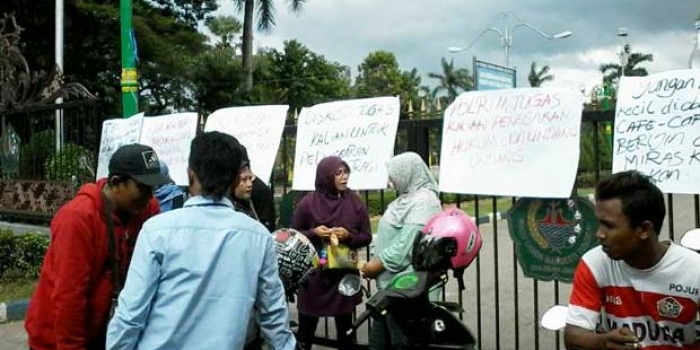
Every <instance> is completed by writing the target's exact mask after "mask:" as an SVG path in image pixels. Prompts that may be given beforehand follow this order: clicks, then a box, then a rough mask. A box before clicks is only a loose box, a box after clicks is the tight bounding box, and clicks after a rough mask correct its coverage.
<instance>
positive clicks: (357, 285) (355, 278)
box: [338, 273, 362, 297]
mask: <svg viewBox="0 0 700 350" xmlns="http://www.w3.org/2000/svg"><path fill="white" fill-rule="evenodd" d="M360 290H362V278H360V275H358V274H354V273H349V274H347V275H345V276H343V278H342V279H341V280H340V283H338V293H340V295H343V296H346V297H351V296H353V295H355V294H357V293H359V292H360Z"/></svg>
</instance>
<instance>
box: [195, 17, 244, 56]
mask: <svg viewBox="0 0 700 350" xmlns="http://www.w3.org/2000/svg"><path fill="white" fill-rule="evenodd" d="M204 24H205V25H206V26H207V28H209V31H211V32H212V34H214V35H216V36H217V37H218V38H219V39H221V43H220V45H221V46H224V47H228V46H231V43H232V42H233V39H234V38H235V37H236V35H238V34H240V33H241V29H243V25H241V22H240V21H239V20H238V19H237V18H236V17H233V16H219V17H212V18H208V19H207V20H206V21H205V22H204ZM232 47H234V48H235V47H236V45H233V46H232Z"/></svg>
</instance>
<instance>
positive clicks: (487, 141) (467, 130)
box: [440, 88, 583, 198]
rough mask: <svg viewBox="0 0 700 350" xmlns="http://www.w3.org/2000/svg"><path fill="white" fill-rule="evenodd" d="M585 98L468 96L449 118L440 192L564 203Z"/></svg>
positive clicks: (549, 93)
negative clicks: (561, 201) (557, 200)
mask: <svg viewBox="0 0 700 350" xmlns="http://www.w3.org/2000/svg"><path fill="white" fill-rule="evenodd" d="M582 109H583V96H582V95H581V93H580V92H578V91H573V90H567V89H556V88H526V89H503V90H490V91H473V92H466V93H463V94H461V95H459V97H457V99H456V100H455V101H454V102H453V103H452V104H451V105H450V106H449V107H448V108H447V109H446V110H445V118H444V122H443V123H444V124H443V129H442V130H443V131H442V149H441V153H440V191H444V192H452V193H469V194H485V195H498V196H520V197H545V198H565V197H569V195H571V189H572V187H573V184H574V180H575V177H576V169H577V167H578V157H579V136H580V127H581V112H582Z"/></svg>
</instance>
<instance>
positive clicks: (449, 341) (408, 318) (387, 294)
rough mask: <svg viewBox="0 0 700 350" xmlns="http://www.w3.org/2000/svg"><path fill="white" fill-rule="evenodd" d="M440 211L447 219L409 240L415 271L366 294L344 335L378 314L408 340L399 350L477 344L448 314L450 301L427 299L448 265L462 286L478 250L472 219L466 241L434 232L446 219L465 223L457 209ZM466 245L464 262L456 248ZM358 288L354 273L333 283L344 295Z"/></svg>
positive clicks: (443, 279) (466, 349) (465, 348)
mask: <svg viewBox="0 0 700 350" xmlns="http://www.w3.org/2000/svg"><path fill="white" fill-rule="evenodd" d="M441 214H442V215H443V217H442V219H445V218H446V217H447V218H448V219H447V223H446V222H445V221H443V222H442V223H440V222H436V223H432V224H431V223H430V222H429V223H428V224H427V225H426V228H424V231H423V233H424V234H419V235H418V236H417V237H416V238H415V240H414V243H413V255H412V257H413V259H412V266H413V268H414V271H410V272H405V273H401V274H398V275H396V276H394V278H393V279H392V280H391V282H390V283H389V285H388V286H387V287H386V288H384V289H382V290H379V291H377V292H375V293H374V294H373V295H372V296H371V297H369V299H368V300H367V301H366V302H365V305H366V310H365V311H364V312H363V313H362V314H360V315H359V316H358V317H357V318H356V320H355V322H354V323H353V325H352V328H351V329H350V330H348V335H349V334H352V333H353V332H355V331H356V330H357V328H358V327H359V326H360V325H362V324H363V323H364V322H365V321H367V320H368V319H369V318H370V317H372V318H374V319H377V320H380V319H382V318H383V319H387V322H393V323H394V324H395V325H396V326H397V327H396V328H398V329H399V330H400V333H401V335H400V338H403V339H405V340H406V341H405V343H406V344H408V345H407V346H403V347H402V349H425V350H433V349H436V350H437V349H463V350H473V349H476V343H477V342H476V339H475V338H474V335H473V334H472V332H471V331H470V330H469V329H468V328H467V327H466V326H465V325H464V323H462V321H461V320H459V318H457V317H456V316H455V315H454V314H453V312H452V311H454V307H452V308H451V309H452V311H451V310H449V309H448V307H447V306H448V305H449V303H445V304H440V303H436V302H433V301H431V300H430V298H429V293H430V291H431V290H432V289H433V288H440V287H442V286H444V285H445V283H446V282H447V280H448V277H447V272H448V270H449V269H453V270H454V271H455V277H456V278H457V279H458V281H459V284H460V288H462V289H463V287H464V286H463V282H462V279H461V275H462V274H463V272H464V269H465V268H466V266H468V265H469V264H470V263H471V261H472V259H473V258H474V257H475V256H476V253H477V252H478V250H479V249H480V247H481V237H480V235H479V234H478V229H476V228H475V226H473V224H472V225H471V226H470V229H471V230H472V231H471V232H472V233H470V235H472V236H467V237H464V238H465V239H466V241H464V240H462V238H463V237H459V238H455V237H453V236H451V235H450V234H441V233H440V232H438V231H441V232H443V233H444V232H446V231H449V229H448V228H446V227H445V226H450V224H449V222H450V221H452V224H451V225H452V226H451V229H452V230H457V227H460V229H461V230H464V228H463V227H461V226H459V225H463V224H464V223H463V222H461V223H457V222H458V221H459V220H463V218H461V217H459V215H460V214H459V213H456V212H449V213H445V212H443V213H441ZM438 215H440V214H438ZM461 215H464V214H463V213H462V214H461ZM469 220H470V219H469ZM470 222H471V221H470ZM431 229H435V231H431ZM474 232H476V233H474ZM467 250H468V251H469V254H470V257H469V258H468V259H467V260H468V261H467V260H465V259H462V260H459V258H455V257H456V256H458V255H459V254H460V252H463V251H467ZM360 290H363V287H362V281H361V279H360V277H359V276H358V275H356V274H351V275H347V276H345V277H344V278H343V279H342V280H341V283H340V284H339V286H338V292H339V293H341V294H343V295H346V296H351V295H355V294H357V293H359V292H360ZM365 293H366V290H365ZM446 304H447V305H446ZM457 311H461V309H459V310H457Z"/></svg>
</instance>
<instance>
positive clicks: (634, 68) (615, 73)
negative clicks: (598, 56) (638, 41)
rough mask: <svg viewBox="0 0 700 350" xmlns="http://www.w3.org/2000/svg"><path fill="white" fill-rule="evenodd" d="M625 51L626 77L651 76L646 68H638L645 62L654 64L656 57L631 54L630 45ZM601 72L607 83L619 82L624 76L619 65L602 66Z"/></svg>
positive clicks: (636, 53) (647, 54)
mask: <svg viewBox="0 0 700 350" xmlns="http://www.w3.org/2000/svg"><path fill="white" fill-rule="evenodd" d="M623 50H624V53H625V55H626V56H627V63H626V64H625V67H624V75H626V76H635V77H640V76H646V75H648V74H649V72H648V71H647V70H646V68H644V67H638V66H639V65H640V64H642V63H644V62H653V61H654V55H652V54H650V53H646V54H645V53H641V52H631V49H630V46H629V44H627V45H625V46H624V48H623ZM599 70H600V72H601V73H603V80H604V81H607V82H613V81H617V80H618V79H620V75H622V66H620V64H618V63H606V64H602V65H600V68H599Z"/></svg>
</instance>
